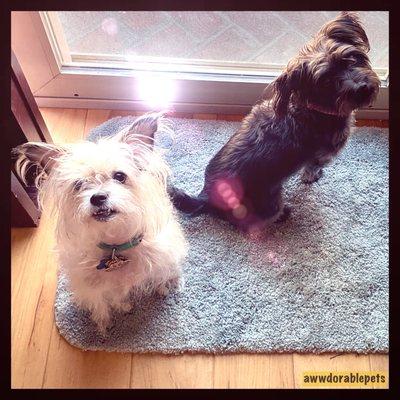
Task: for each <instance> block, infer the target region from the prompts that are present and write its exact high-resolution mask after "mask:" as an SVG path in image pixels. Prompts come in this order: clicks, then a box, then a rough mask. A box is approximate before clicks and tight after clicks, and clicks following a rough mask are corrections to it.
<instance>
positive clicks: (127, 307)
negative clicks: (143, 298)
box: [115, 301, 132, 313]
mask: <svg viewBox="0 0 400 400" xmlns="http://www.w3.org/2000/svg"><path fill="white" fill-rule="evenodd" d="M115 308H116V309H117V310H118V311H122V312H125V313H127V312H129V311H131V310H132V304H131V303H129V302H128V301H123V302H122V303H121V304H118V306H116V307H115Z"/></svg>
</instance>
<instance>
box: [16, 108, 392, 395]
mask: <svg viewBox="0 0 400 400" xmlns="http://www.w3.org/2000/svg"><path fill="white" fill-rule="evenodd" d="M41 112H42V114H43V117H44V119H45V121H46V124H47V126H48V128H49V131H50V133H51V134H52V137H53V139H54V141H55V142H72V141H75V140H77V139H82V138H84V137H85V136H86V134H87V133H88V131H89V130H90V129H91V128H93V127H94V126H96V125H99V124H100V123H102V122H103V121H106V120H107V119H109V118H112V117H114V116H117V115H132V114H133V113H132V112H129V111H121V112H118V111H109V110H85V109H51V108H47V109H42V110H41ZM175 116H179V117H184V118H198V119H229V120H240V119H241V116H232V115H231V116H221V115H218V116H217V115H215V114H193V115H192V114H184V115H183V114H182V115H181V114H175ZM53 228H54V221H53V220H52V219H51V218H49V217H48V216H46V215H43V217H42V220H41V222H40V225H39V227H38V228H14V229H12V232H11V241H12V266H11V268H12V387H13V388H298V387H302V386H301V378H302V373H303V371H307V370H308V371H310V370H315V371H353V372H357V371H388V355H384V354H382V355H380V354H373V355H372V354H371V355H356V354H341V355H339V356H338V355H335V354H325V355H312V354H236V355H189V354H185V355H179V356H165V355H158V354H140V355H136V354H129V353H128V354H121V353H107V352H84V351H81V350H78V349H77V348H75V347H72V346H71V345H69V344H68V343H67V342H66V341H65V340H64V339H63V338H62V337H61V336H60V335H59V334H58V330H57V328H56V326H55V324H54V311H53V304H54V296H55V289H56V283H57V266H56V262H55V257H54V252H53V251H52V250H51V249H52V247H53V245H54V239H53Z"/></svg>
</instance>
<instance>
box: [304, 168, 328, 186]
mask: <svg viewBox="0 0 400 400" xmlns="http://www.w3.org/2000/svg"><path fill="white" fill-rule="evenodd" d="M322 174H323V171H322V169H317V170H311V171H310V170H308V169H305V170H304V171H303V173H302V175H301V181H302V182H303V183H314V182H317V181H318V180H319V178H321V176H322Z"/></svg>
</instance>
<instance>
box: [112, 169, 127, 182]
mask: <svg viewBox="0 0 400 400" xmlns="http://www.w3.org/2000/svg"><path fill="white" fill-rule="evenodd" d="M113 179H115V180H116V181H118V182H121V183H124V182H125V181H126V174H125V173H124V172H121V171H117V172H114V174H113Z"/></svg>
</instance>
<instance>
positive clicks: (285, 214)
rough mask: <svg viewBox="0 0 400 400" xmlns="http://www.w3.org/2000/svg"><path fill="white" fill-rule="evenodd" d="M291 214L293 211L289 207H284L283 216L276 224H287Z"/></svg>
mask: <svg viewBox="0 0 400 400" xmlns="http://www.w3.org/2000/svg"><path fill="white" fill-rule="evenodd" d="M291 212H292V210H291V208H290V207H289V206H284V207H283V210H282V212H281V214H280V215H279V217H278V218H277V219H276V221H275V223H276V224H279V223H281V222H285V221H286V220H287V219H288V218H289V216H290V214H291Z"/></svg>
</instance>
